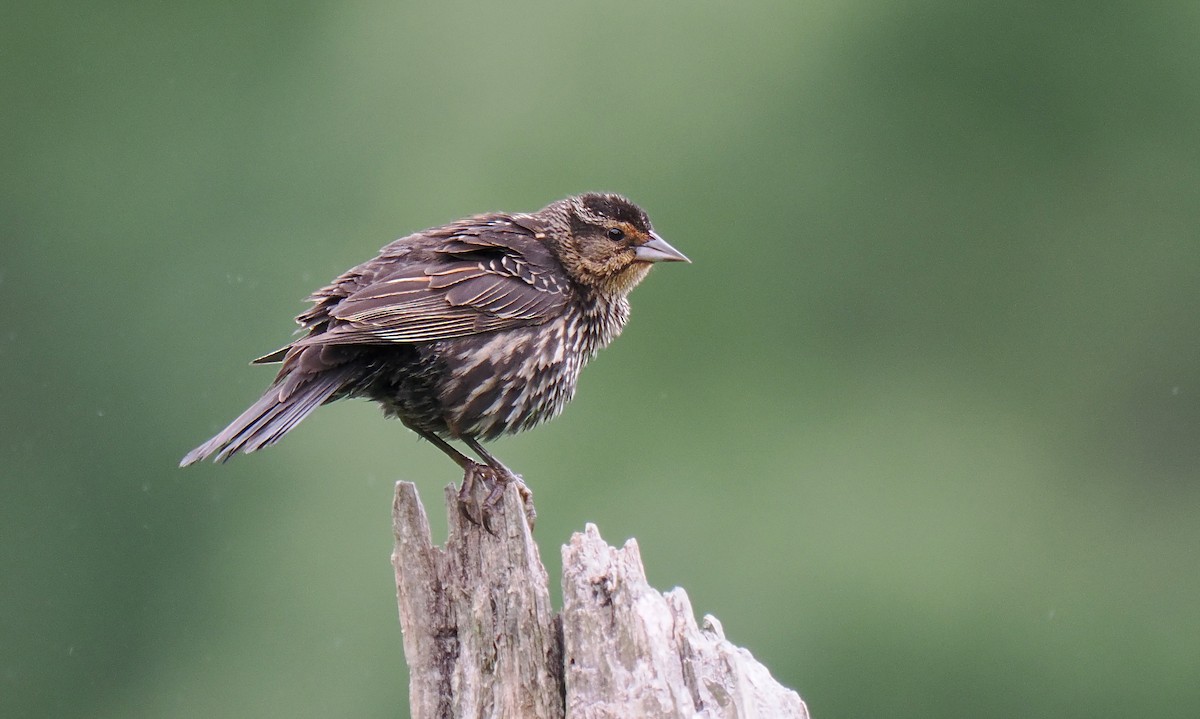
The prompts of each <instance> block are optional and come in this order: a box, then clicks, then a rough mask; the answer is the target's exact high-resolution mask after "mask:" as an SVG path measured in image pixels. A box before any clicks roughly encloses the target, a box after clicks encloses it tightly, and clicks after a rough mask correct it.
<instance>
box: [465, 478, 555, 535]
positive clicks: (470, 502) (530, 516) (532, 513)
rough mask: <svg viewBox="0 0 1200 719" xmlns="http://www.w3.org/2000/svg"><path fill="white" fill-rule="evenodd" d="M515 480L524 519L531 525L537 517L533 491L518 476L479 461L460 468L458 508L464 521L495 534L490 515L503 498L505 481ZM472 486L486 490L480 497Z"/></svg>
mask: <svg viewBox="0 0 1200 719" xmlns="http://www.w3.org/2000/svg"><path fill="white" fill-rule="evenodd" d="M513 482H516V483H517V491H518V492H520V494H521V503H522V504H523V505H524V506H525V520H526V521H527V522H528V523H529V528H530V529H533V525H534V522H535V521H536V520H537V511H536V510H534V508H533V492H531V491H529V487H527V486H525V482H524V481H523V480H522V479H521V476H520V475H518V474H515V473H513V472H511V471H508V470H500V469H496V468H494V467H489V466H487V465H483V464H476V463H473V464H472V465H471V466H469V467H468V468H467V469H466V471H464V472H463V482H462V487H460V488H459V490H458V509H459V511H460V512H462V515H463V516H464V517H465V518H466V519H467V521H469V522H471V523H472V524H474V525H476V526H478V527H483V529H484V530H486V531H487V532H488V534H491V535H492V536H498V535H497V534H496V532H495V530H493V529H492V525H491V518H492V515H493V514H495V512H496V509H497V508H499V507H501V506H502V505H503V502H504V490H505V489H506V488H507V487H508V485H509V484H512V483H513ZM476 487H482V488H483V489H485V490H487V494H485V495H484V497H483V499H482V500H479V499H477V495H478V491H477V489H476Z"/></svg>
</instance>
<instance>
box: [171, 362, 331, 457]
mask: <svg viewBox="0 0 1200 719" xmlns="http://www.w3.org/2000/svg"><path fill="white" fill-rule="evenodd" d="M352 374H353V371H352V370H350V369H349V368H345V367H339V368H336V369H330V370H326V371H325V372H322V373H320V374H317V375H312V376H310V377H308V378H305V379H303V380H299V381H297V378H293V377H291V376H285V377H281V378H279V379H277V380H276V381H275V383H274V384H272V385H271V386H270V387H269V388H268V389H267V391H266V392H265V393H263V396H262V397H260V398H259V399H258V401H257V402H255V403H254V404H252V405H250V408H249V409H247V410H246V411H245V412H242V413H241V415H239V416H238V418H237V419H235V420H233V421H232V422H230V423H229V426H228V427H226V428H225V429H223V430H221V431H220V432H218V433H217V435H216V436H215V437H213V438H212V439H210V440H208V441H207V442H205V443H204V444H202V445H200V446H199V447H197V448H195V449H193V450H192V451H191V452H188V453H187V455H186V456H185V457H184V458H183V461H181V462H180V463H179V466H180V467H186V466H188V465H189V464H195V463H196V462H199V461H200V460H202V459H205V458H206V457H209V456H211V455H213V454H215V455H216V457H215V458H214V459H213V461H215V462H224V461H225V460H227V459H229V458H230V457H231V456H232V455H234V454H236V453H237V452H244V453H250V452H253V451H255V450H258V449H262V448H263V447H266V446H268V445H272V444H275V443H276V442H278V441H279V440H280V439H281V438H282V437H283V435H285V434H287V433H288V432H290V431H291V430H292V429H293V428H294V427H295V426H296V425H297V424H299V423H300V421H301V420H303V419H304V418H305V417H307V416H308V415H309V414H311V413H312V411H313V410H315V409H316V408H317V407H320V406H321V404H322V403H323V402H325V401H326V400H328V399H329V398H330V397H332V396H333V395H334V394H335V393H336V392H337V391H338V390H340V389H342V388H344V387H345V386H346V384H347V382H348V381H349V379H350V377H351V375H352ZM285 384H286V388H285V387H284V385H285Z"/></svg>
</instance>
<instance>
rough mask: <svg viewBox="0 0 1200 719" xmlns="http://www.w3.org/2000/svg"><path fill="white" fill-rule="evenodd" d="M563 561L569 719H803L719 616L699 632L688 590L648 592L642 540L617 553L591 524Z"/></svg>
mask: <svg viewBox="0 0 1200 719" xmlns="http://www.w3.org/2000/svg"><path fill="white" fill-rule="evenodd" d="M562 555H563V612H562V625H563V645H564V661H565V665H566V685H567V695H566V696H567V716H568V717H572V718H574V719H601V718H605V719H607V718H608V717H647V718H648V717H663V718H665V717H679V718H680V719H683V718H684V717H704V718H706V719H710V718H711V719H716V718H717V717H728V718H730V719H732V718H733V717H738V718H739V719H755V718H758V719H793V718H794V719H807V717H808V710H807V709H806V708H805V706H804V702H803V701H801V700H800V695H798V694H796V692H794V691H792V690H790V689H787V688H786V687H784V686H782V685H780V684H779V683H778V682H776V681H775V680H774V679H773V678H772V677H771V674H770V672H768V671H767V668H766V667H764V666H763V665H762V664H759V663H758V662H757V661H755V660H754V657H753V656H751V655H750V652H748V651H746V650H745V649H739V648H738V647H735V646H734V645H733V644H731V643H730V642H729V641H727V640H726V639H725V634H724V632H723V631H722V629H721V624H720V622H718V621H717V620H716V618H714V617H712V616H706V617H705V618H704V626H703V628H701V627H698V626H697V625H696V618H695V615H694V614H693V613H692V605H691V602H690V601H688V597H687V593H686V592H684V591H683V590H682V589H678V588H677V589H673V590H671V591H670V592H667V593H666V594H665V595H664V594H661V593H659V592H658V590H656V589H654V588H653V587H651V586H650V584H649V583H648V582H647V581H646V572H645V569H644V568H643V566H642V558H641V553H640V552H639V551H638V545H637V541H636V540H633V539H630V540H629V541H627V542H626V543H625V546H624V547H622V548H620V549H616V548H615V547H610V546H608V545H607V544H606V543H605V542H604V540H603V539H601V537H600V532H599V531H598V530H597V529H596V525H594V524H588V525H587V527H586V528H585V530H584V531H583V532H581V533H576V534H575V535H573V536H572V537H571V542H570V544H568V545H567V546H565V547H563V550H562Z"/></svg>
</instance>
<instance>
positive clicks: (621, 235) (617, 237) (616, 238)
mask: <svg viewBox="0 0 1200 719" xmlns="http://www.w3.org/2000/svg"><path fill="white" fill-rule="evenodd" d="M608 239H610V240H612V241H613V242H620V241H621V240H623V239H625V232H624V231H623V230H622V229H621V228H620V227H610V228H608Z"/></svg>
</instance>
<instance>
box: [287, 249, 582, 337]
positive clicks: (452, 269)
mask: <svg viewBox="0 0 1200 719" xmlns="http://www.w3.org/2000/svg"><path fill="white" fill-rule="evenodd" d="M551 262H554V260H553V258H552V257H551V255H550V254H549V251H548V250H546V249H545V247H544V245H542V244H541V243H540V242H538V241H537V240H536V239H533V238H531V237H527V236H525V237H517V236H516V235H514V234H513V233H511V232H503V233H501V232H487V231H486V230H476V231H474V232H471V233H467V232H463V231H460V233H459V234H454V235H452V236H450V237H447V238H446V239H445V242H444V243H442V244H441V245H440V246H439V247H438V249H437V250H436V251H435V252H434V253H433V259H431V260H427V261H422V262H411V261H410V262H404V261H400V262H396V263H395V264H394V266H390V267H388V268H387V269H382V270H380V271H378V272H371V273H369V274H370V280H369V281H366V282H364V283H363V284H362V285H361V286H358V287H356V288H354V289H353V290H352V291H350V292H348V293H347V294H346V295H345V296H344V297H342V298H340V299H338V300H336V301H333V302H328V301H326V302H325V303H324V307H325V312H324V314H325V319H326V320H327V323H322V324H323V325H324V326H323V327H322V328H321V329H316V331H314V332H313V333H312V334H310V335H309V336H308V337H305V338H303V339H301V340H298V341H297V342H295V343H294V344H293V347H304V346H312V345H331V344H387V343H393V342H397V343H407V342H431V341H435V340H442V339H450V338H454V337H464V336H467V335H473V334H479V333H482V332H492V331H495V330H502V329H508V328H512V327H519V326H523V325H534V324H541V323H543V322H546V321H548V320H550V319H552V318H554V317H556V316H558V315H559V314H560V313H561V312H562V310H563V308H564V307H565V306H566V303H567V302H568V301H569V299H570V295H571V289H570V286H569V285H568V284H567V281H566V280H565V279H564V278H562V277H561V276H560V273H561V269H560V270H558V272H555V271H553V270H554V269H556V267H555V265H556V264H557V263H556V262H555V264H554V265H551V264H550V263H551ZM388 264H391V263H388ZM366 276H367V275H360V277H364V278H365V277H366ZM347 289H349V288H347ZM327 299H332V298H327Z"/></svg>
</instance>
